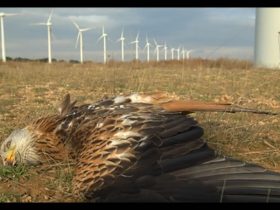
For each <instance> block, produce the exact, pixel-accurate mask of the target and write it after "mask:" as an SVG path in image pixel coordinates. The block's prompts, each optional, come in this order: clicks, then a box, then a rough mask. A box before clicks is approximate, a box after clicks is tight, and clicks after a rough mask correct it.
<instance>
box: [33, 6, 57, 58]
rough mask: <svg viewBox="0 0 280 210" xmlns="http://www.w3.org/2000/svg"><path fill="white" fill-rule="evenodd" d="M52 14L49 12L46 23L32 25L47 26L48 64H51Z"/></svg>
mask: <svg viewBox="0 0 280 210" xmlns="http://www.w3.org/2000/svg"><path fill="white" fill-rule="evenodd" d="M52 14H53V10H52V11H51V13H50V15H49V17H48V20H47V22H46V23H35V24H33V25H44V26H47V29H48V60H49V63H52V48H51V47H52V45H51V26H52V23H51V19H52Z"/></svg>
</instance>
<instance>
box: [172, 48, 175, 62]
mask: <svg viewBox="0 0 280 210" xmlns="http://www.w3.org/2000/svg"><path fill="white" fill-rule="evenodd" d="M174 51H175V48H171V59H172V60H174Z"/></svg>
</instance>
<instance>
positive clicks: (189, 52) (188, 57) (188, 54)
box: [187, 49, 194, 59]
mask: <svg viewBox="0 0 280 210" xmlns="http://www.w3.org/2000/svg"><path fill="white" fill-rule="evenodd" d="M193 51H194V50H193V49H191V50H187V59H190V54H191V52H193Z"/></svg>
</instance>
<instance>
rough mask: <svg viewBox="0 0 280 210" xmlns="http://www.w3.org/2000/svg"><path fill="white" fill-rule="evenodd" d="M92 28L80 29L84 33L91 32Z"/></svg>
mask: <svg viewBox="0 0 280 210" xmlns="http://www.w3.org/2000/svg"><path fill="white" fill-rule="evenodd" d="M91 29H92V28H83V29H80V31H81V32H84V31H89V30H91Z"/></svg>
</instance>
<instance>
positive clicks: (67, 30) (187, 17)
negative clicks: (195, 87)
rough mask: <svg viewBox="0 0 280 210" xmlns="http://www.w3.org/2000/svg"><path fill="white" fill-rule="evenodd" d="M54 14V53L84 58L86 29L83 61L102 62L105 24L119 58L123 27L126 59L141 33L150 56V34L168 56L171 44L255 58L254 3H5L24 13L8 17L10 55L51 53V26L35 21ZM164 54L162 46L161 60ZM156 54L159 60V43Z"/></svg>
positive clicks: (204, 53)
mask: <svg viewBox="0 0 280 210" xmlns="http://www.w3.org/2000/svg"><path fill="white" fill-rule="evenodd" d="M52 9H53V16H52V34H53V38H52V54H53V58H56V59H64V60H70V59H72V60H79V57H80V52H79V46H78V47H77V48H76V46H75V44H76V38H77V34H78V31H77V29H76V28H75V26H74V24H73V23H72V22H71V20H74V21H75V22H77V24H78V25H79V26H80V27H81V28H88V27H90V28H92V30H89V31H86V32H84V33H83V40H84V60H91V61H98V62H100V61H102V60H103V42H102V40H101V41H98V38H99V37H100V35H101V33H102V26H104V27H105V32H106V33H107V34H108V38H109V40H108V42H107V47H108V56H110V58H112V59H115V60H120V56H121V52H120V49H121V45H120V42H117V40H118V39H119V38H120V35H121V32H122V29H123V30H124V36H125V38H126V40H125V60H131V59H133V58H134V57H135V45H133V44H130V42H132V41H134V40H135V38H136V35H137V33H139V45H140V51H139V57H140V59H143V60H144V59H146V50H145V49H144V46H145V44H146V43H145V42H146V36H147V37H148V39H149V41H150V42H151V44H154V41H153V39H155V40H156V41H157V43H158V44H164V43H165V42H166V44H167V46H168V58H170V57H171V52H170V49H171V48H178V47H184V48H185V49H187V50H189V49H194V51H193V52H192V54H191V56H192V57H202V58H219V57H226V58H237V59H246V60H252V59H253V50H254V27H255V8H207V7H204V8H120V7H115V8H114V7H113V8H80V7H79V8H73V7H71V8H61V7H59V8H46V7H44V8H39V7H37V8H27V7H24V8H7V7H5V8H1V7H0V12H4V13H20V15H18V16H10V17H5V18H4V28H5V43H6V55H7V56H9V57H13V58H15V57H25V58H31V59H37V58H47V55H48V54H47V27H46V26H42V25H34V24H35V23H39V22H47V19H48V16H49V14H50V12H51V10H52ZM163 58H164V52H163V50H162V51H161V52H160V59H163ZM151 59H156V55H155V51H154V46H153V47H152V48H151Z"/></svg>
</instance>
